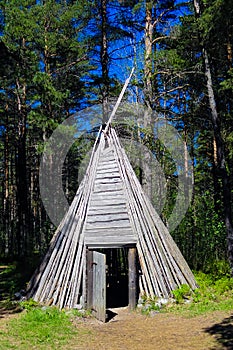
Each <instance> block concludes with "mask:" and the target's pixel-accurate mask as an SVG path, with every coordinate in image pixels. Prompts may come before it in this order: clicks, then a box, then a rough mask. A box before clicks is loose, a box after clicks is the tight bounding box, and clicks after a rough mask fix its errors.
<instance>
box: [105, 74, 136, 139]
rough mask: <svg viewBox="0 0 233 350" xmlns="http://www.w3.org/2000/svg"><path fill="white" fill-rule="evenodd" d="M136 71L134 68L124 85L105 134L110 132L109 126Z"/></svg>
mask: <svg viewBox="0 0 233 350" xmlns="http://www.w3.org/2000/svg"><path fill="white" fill-rule="evenodd" d="M134 69H135V68H134V67H133V68H132V70H131V73H130V75H129V77H128V78H127V79H126V81H125V84H124V86H123V88H122V90H121V93H120V95H119V97H118V100H117V102H116V104H115V106H114V108H113V110H112V113H111V115H110V117H109V120H108V122H107V124H106V127H105V129H104V132H105V133H106V132H107V131H108V128H109V125H110V124H111V122H112V119H113V117H114V116H115V114H116V111H117V109H118V107H119V105H120V103H121V100H122V98H123V96H124V93H125V90H126V89H127V86H128V85H129V82H130V79H131V77H132V75H133V72H134Z"/></svg>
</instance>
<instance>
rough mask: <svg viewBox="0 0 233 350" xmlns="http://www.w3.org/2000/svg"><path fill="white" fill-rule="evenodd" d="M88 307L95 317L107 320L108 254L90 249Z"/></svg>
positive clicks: (103, 320)
mask: <svg viewBox="0 0 233 350" xmlns="http://www.w3.org/2000/svg"><path fill="white" fill-rule="evenodd" d="M87 300H88V308H90V309H91V310H92V311H93V313H94V315H95V317H96V318H97V319H98V320H100V321H102V322H105V321H106V256H105V254H102V253H99V252H96V251H89V254H88V288H87Z"/></svg>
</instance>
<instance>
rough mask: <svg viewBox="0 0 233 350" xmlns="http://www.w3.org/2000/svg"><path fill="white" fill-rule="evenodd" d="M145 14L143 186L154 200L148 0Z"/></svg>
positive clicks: (151, 52) (150, 7) (151, 40)
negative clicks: (145, 149) (145, 148)
mask: <svg viewBox="0 0 233 350" xmlns="http://www.w3.org/2000/svg"><path fill="white" fill-rule="evenodd" d="M145 10H146V14H145V63H144V74H145V80H144V99H145V105H146V107H147V108H146V110H145V112H144V128H145V133H144V134H145V135H144V140H143V143H144V145H145V146H146V147H147V148H148V151H146V152H144V154H143V155H142V168H143V169H142V170H143V176H142V186H143V189H144V191H145V193H146V194H147V196H148V197H149V198H150V199H151V200H152V195H153V194H152V169H151V162H152V159H151V152H150V139H151V137H152V135H153V120H152V98H153V89H152V73H153V72H152V54H153V14H152V3H151V1H149V0H147V1H146V9H145Z"/></svg>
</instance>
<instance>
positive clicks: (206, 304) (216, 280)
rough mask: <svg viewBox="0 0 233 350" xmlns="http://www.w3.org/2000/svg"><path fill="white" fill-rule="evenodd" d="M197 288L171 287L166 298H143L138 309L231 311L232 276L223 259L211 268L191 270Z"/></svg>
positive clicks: (149, 311)
mask: <svg viewBox="0 0 233 350" xmlns="http://www.w3.org/2000/svg"><path fill="white" fill-rule="evenodd" d="M194 276H195V279H196V282H197V284H198V286H199V288H197V289H195V290H191V289H190V287H189V286H188V285H186V284H183V285H181V286H180V287H179V288H177V289H176V290H174V291H173V293H172V298H171V299H169V300H167V302H162V303H161V302H159V299H158V298H156V299H154V300H148V299H145V300H144V302H143V304H144V305H143V308H142V312H143V313H146V314H153V311H155V312H157V311H158V309H159V312H173V313H179V314H183V315H185V316H189V317H193V316H197V315H200V314H204V313H208V312H211V311H216V310H219V311H231V310H232V309H233V278H232V277H231V274H230V270H229V269H227V268H226V266H225V265H224V264H223V263H219V266H215V269H214V268H213V270H212V272H209V273H204V272H194Z"/></svg>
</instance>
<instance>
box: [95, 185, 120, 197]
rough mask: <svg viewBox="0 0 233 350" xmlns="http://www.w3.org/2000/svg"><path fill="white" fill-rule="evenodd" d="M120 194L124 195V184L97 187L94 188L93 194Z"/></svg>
mask: <svg viewBox="0 0 233 350" xmlns="http://www.w3.org/2000/svg"><path fill="white" fill-rule="evenodd" d="M112 191H115V192H119V193H122V194H123V193H124V191H123V185H122V183H117V184H114V183H113V184H102V185H96V186H95V187H94V191H93V193H106V192H112Z"/></svg>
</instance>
